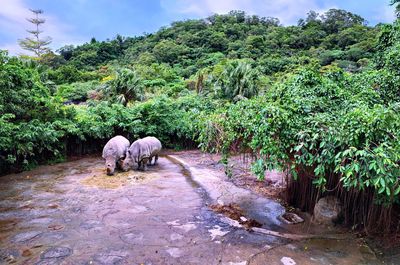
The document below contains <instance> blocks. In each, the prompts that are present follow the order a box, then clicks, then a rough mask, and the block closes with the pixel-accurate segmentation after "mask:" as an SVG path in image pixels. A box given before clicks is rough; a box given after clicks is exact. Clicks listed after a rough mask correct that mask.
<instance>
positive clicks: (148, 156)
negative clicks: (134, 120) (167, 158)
mask: <svg viewBox="0 0 400 265" xmlns="http://www.w3.org/2000/svg"><path fill="white" fill-rule="evenodd" d="M161 148H162V145H161V142H160V141H159V140H158V139H157V138H156V137H153V136H148V137H145V138H143V139H139V140H136V141H134V142H133V143H132V145H131V146H130V147H129V149H128V150H127V152H126V156H125V160H124V161H123V162H122V169H123V170H125V171H127V170H129V168H131V167H133V166H134V164H137V169H142V170H146V169H147V164H149V165H151V161H152V160H153V157H154V164H153V165H155V164H156V163H157V160H158V154H159V153H160V151H161Z"/></svg>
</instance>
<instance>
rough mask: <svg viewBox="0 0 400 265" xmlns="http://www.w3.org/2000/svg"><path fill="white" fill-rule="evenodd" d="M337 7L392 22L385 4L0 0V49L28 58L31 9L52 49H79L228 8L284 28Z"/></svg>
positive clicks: (369, 0)
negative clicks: (25, 46)
mask: <svg viewBox="0 0 400 265" xmlns="http://www.w3.org/2000/svg"><path fill="white" fill-rule="evenodd" d="M330 8H340V9H345V10H348V11H351V12H353V13H356V14H358V15H361V16H362V17H364V18H365V19H366V20H367V21H368V22H369V25H376V24H377V23H379V22H383V23H386V22H389V23H390V22H392V21H393V20H394V8H393V7H391V6H389V0H241V1H240V0H0V50H1V49H3V50H4V49H5V50H8V51H9V53H10V54H12V55H17V54H26V53H27V52H24V51H23V50H21V48H20V47H19V45H18V39H23V38H25V37H27V36H28V33H27V32H26V29H30V28H32V26H31V24H30V23H29V22H28V21H27V20H26V18H28V17H32V14H31V13H30V11H29V9H42V10H43V11H44V14H43V17H44V18H45V19H46V23H45V24H44V25H43V27H42V30H43V31H44V32H43V34H42V35H43V36H51V37H52V39H53V42H52V44H51V48H52V49H53V50H57V49H58V48H60V47H62V46H64V45H71V44H72V45H79V44H82V43H85V42H88V41H89V40H90V39H91V38H92V37H95V38H96V39H97V40H106V39H112V38H113V37H115V36H116V35H117V34H120V35H122V36H139V35H142V34H143V33H151V32H155V31H157V30H158V29H159V28H160V27H163V26H168V25H170V24H171V22H173V21H179V20H184V19H196V18H205V17H207V16H209V15H212V14H215V13H218V14H225V13H228V12H229V11H230V10H243V11H245V12H246V13H248V14H250V15H253V14H255V15H259V16H264V17H277V18H279V19H280V21H281V23H282V24H283V25H293V24H296V23H297V21H298V20H299V19H300V18H304V17H305V16H306V14H307V12H308V11H310V10H315V11H317V12H319V13H322V12H324V11H326V10H328V9H330Z"/></svg>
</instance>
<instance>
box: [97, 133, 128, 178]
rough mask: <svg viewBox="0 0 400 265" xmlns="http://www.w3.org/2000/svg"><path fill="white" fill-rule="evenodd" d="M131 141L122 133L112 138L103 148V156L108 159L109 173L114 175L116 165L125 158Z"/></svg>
mask: <svg viewBox="0 0 400 265" xmlns="http://www.w3.org/2000/svg"><path fill="white" fill-rule="evenodd" d="M128 148H129V141H128V139H126V138H125V137H123V136H121V135H117V136H115V137H113V138H111V139H110V140H109V141H108V142H107V143H106V145H105V146H104V148H103V155H102V156H103V158H104V159H105V160H106V168H107V175H109V176H110V175H113V174H114V171H115V167H116V166H119V163H120V161H121V160H122V159H124V158H125V155H126V151H127V150H128Z"/></svg>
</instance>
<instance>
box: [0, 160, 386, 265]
mask: <svg viewBox="0 0 400 265" xmlns="http://www.w3.org/2000/svg"><path fill="white" fill-rule="evenodd" d="M212 205H214V206H212ZM284 211H285V209H284V208H283V207H282V206H281V205H280V204H279V203H278V202H276V201H273V200H271V199H267V198H264V197H260V196H259V195H257V194H254V193H253V192H251V191H248V190H246V189H243V188H238V187H236V186H235V185H233V184H232V183H230V182H227V181H224V180H223V179H221V178H220V177H218V176H216V172H215V171H213V170H210V169H207V168H206V167H196V166H194V165H191V164H190V163H188V162H186V161H185V160H184V155H182V153H180V154H179V156H174V155H171V156H167V157H161V158H160V159H159V163H158V165H156V166H152V167H149V168H148V171H146V172H140V171H129V172H117V173H116V174H115V175H114V176H111V177H110V176H106V174H105V172H104V165H103V161H102V159H101V158H98V157H89V158H83V159H80V160H76V161H72V162H66V163H61V164H57V165H52V166H43V167H39V168H37V169H35V170H32V171H29V172H24V173H21V174H12V175H7V176H4V177H2V178H0V264H231V265H234V264H237V265H238V264H380V263H379V262H378V261H377V260H376V258H375V257H374V255H373V253H372V254H371V252H370V251H368V248H366V247H365V246H362V247H361V245H362V244H361V243H360V242H359V241H357V239H356V238H351V239H346V240H320V241H318V240H316V239H313V240H303V241H297V242H293V241H291V240H287V239H284V238H279V237H274V236H268V235H263V234H260V233H256V232H251V231H247V230H246V229H244V228H243V226H242V225H240V226H237V225H235V223H234V222H232V220H234V221H239V220H241V221H242V222H243V224H244V223H245V221H244V220H252V222H253V223H252V224H249V226H251V225H253V226H255V225H256V224H257V226H261V227H263V228H266V229H274V230H276V231H286V232H287V231H291V230H288V229H289V228H288V227H287V224H285V223H283V222H281V221H280V220H279V216H280V215H282V214H283V213H284ZM227 213H230V214H227ZM236 219H239V220H236ZM239 224H240V223H239ZM284 262H286V263H284ZM288 262H292V263H288ZM293 262H294V263H293Z"/></svg>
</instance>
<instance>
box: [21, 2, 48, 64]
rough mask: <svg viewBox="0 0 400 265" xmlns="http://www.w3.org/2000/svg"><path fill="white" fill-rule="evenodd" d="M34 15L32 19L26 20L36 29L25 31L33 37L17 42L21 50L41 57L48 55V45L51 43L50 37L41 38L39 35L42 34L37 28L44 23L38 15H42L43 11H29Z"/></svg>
mask: <svg viewBox="0 0 400 265" xmlns="http://www.w3.org/2000/svg"><path fill="white" fill-rule="evenodd" d="M29 10H30V11H31V12H32V13H33V14H34V15H35V17H34V18H27V20H28V21H29V22H30V23H32V24H33V25H34V26H35V27H36V28H35V29H33V30H27V32H29V33H30V34H32V35H33V37H27V38H25V39H22V40H19V45H20V46H21V48H22V49H24V50H28V51H31V52H33V53H35V55H36V56H37V57H41V56H42V55H43V54H45V53H48V52H49V51H50V48H49V47H48V45H49V44H50V43H51V38H50V37H45V38H41V37H40V34H41V33H43V31H41V30H40V29H39V27H40V26H41V25H42V24H44V23H45V22H46V20H45V19H44V18H40V17H39V15H40V14H43V10H40V9H36V10H33V9H29Z"/></svg>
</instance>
